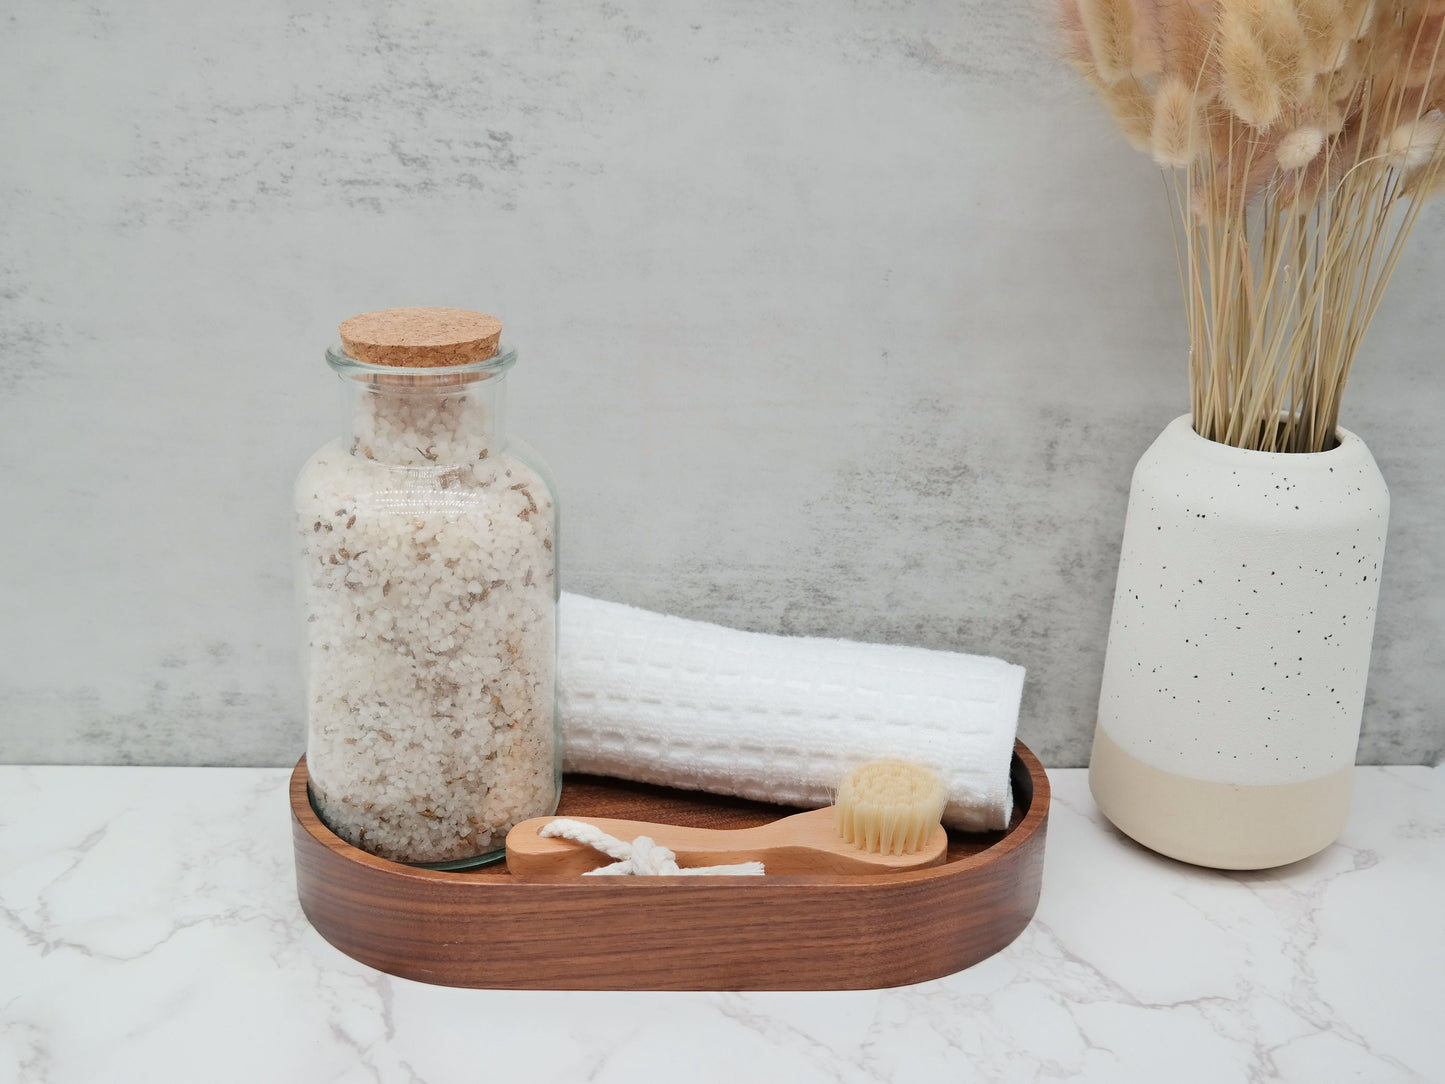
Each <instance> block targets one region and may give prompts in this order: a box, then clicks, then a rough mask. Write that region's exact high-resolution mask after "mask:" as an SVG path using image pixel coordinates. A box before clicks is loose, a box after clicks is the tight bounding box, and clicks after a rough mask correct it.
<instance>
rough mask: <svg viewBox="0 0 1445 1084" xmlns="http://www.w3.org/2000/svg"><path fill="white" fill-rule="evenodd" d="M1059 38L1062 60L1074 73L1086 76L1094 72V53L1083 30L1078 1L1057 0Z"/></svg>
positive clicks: (1082, 19)
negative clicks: (1062, 52)
mask: <svg viewBox="0 0 1445 1084" xmlns="http://www.w3.org/2000/svg"><path fill="white" fill-rule="evenodd" d="M1055 15H1056V18H1057V22H1058V26H1059V37H1060V39H1061V40H1062V42H1063V46H1064V60H1065V61H1067V62H1068V64H1069V66H1070V67H1071V68H1073V69H1074V70H1075V71H1077V72H1080V73H1081V74H1083V75H1085V76H1088V75H1090V74H1091V73H1092V72H1093V71H1094V51H1093V47H1092V46H1091V45H1090V44H1089V34H1088V32H1087V31H1086V30H1085V29H1084V16H1083V13H1082V12H1080V11H1079V4H1078V0H1059V4H1058V8H1057V9H1056V11H1055Z"/></svg>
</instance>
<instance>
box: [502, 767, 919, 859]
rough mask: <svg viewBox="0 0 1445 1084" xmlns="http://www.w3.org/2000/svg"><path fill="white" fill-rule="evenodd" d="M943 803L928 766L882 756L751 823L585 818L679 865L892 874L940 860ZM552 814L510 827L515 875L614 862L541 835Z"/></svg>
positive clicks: (580, 846) (509, 847)
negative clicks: (663, 851) (644, 842)
mask: <svg viewBox="0 0 1445 1084" xmlns="http://www.w3.org/2000/svg"><path fill="white" fill-rule="evenodd" d="M946 801H947V794H946V792H945V790H944V787H943V784H942V782H940V781H939V779H938V777H937V776H936V775H934V773H933V772H931V771H929V770H928V769H926V768H920V767H918V766H917V765H913V764H905V763H903V762H901V761H888V760H881V761H874V762H872V763H869V764H865V765H863V766H862V767H860V768H857V769H855V770H854V771H852V772H850V773H848V775H847V776H846V777H844V779H843V782H842V783H841V784H840V785H839V787H838V793H837V797H836V799H835V804H834V805H832V806H829V807H827V808H824V809H814V810H810V811H808V812H806V813H796V814H794V815H792V816H790V817H783V818H781V819H780V820H776V821H773V822H771V823H769V824H763V825H759V826H758V827H756V828H739V829H732V830H724V829H716V828H688V827H683V826H681V825H675V824H654V823H651V822H648V821H631V820H616V819H613V818H610V817H587V818H585V823H586V824H588V825H592V826H593V827H595V828H597V829H599V830H601V831H602V832H605V833H606V834H607V835H609V836H613V837H614V838H616V839H618V840H622V841H624V842H626V841H631V840H633V839H636V838H637V837H638V836H647V837H648V838H650V839H651V840H652V841H653V842H654V843H656V844H658V845H660V846H662V847H666V848H668V849H669V850H671V851H672V852H673V853H674V854H675V855H676V858H677V864H678V865H679V866H682V867H686V868H691V867H698V866H719V865H736V864H739V863H743V862H762V863H763V865H764V866H765V868H766V871H767V872H768V873H771V874H790V873H792V874H796V873H811V874H830V873H842V874H868V873H896V872H899V871H902V870H911V869H922V868H925V867H927V866H936V865H938V864H940V863H941V862H943V860H944V858H945V857H946V855H947V852H948V834H947V832H945V831H944V828H943V825H942V824H940V823H939V820H940V818H941V817H942V816H943V807H944V804H945V802H946ZM555 819H556V818H553V817H534V818H533V819H531V820H527V821H523V822H522V823H520V824H518V825H517V826H516V827H515V828H513V829H512V830H511V832H509V833H508V834H507V869H508V871H509V872H510V873H511V874H512V876H514V877H516V878H517V879H518V880H522V881H571V880H575V879H576V878H578V877H580V876H582V875H583V874H586V873H590V872H592V871H593V870H596V869H599V868H601V867H603V866H606V865H608V864H610V863H611V862H612V861H613V859H612V858H609V857H608V856H607V855H605V854H603V853H601V852H600V851H597V850H594V849H593V848H591V847H589V846H586V845H584V844H582V843H578V842H576V841H574V840H570V839H558V838H549V837H546V836H542V835H539V832H540V831H541V830H542V828H544V827H545V826H547V825H548V824H551V823H552V822H553V821H554V820H555Z"/></svg>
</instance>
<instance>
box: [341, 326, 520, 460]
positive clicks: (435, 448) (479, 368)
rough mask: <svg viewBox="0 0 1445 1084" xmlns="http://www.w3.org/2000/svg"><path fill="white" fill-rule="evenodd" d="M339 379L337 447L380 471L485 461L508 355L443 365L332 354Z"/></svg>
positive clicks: (501, 438) (500, 417)
mask: <svg viewBox="0 0 1445 1084" xmlns="http://www.w3.org/2000/svg"><path fill="white" fill-rule="evenodd" d="M327 360H328V361H329V362H330V363H331V366H332V368H333V369H335V370H336V372H337V375H338V376H340V378H341V387H342V403H343V411H344V430H343V432H344V434H345V438H344V439H345V446H346V449H347V451H349V452H350V453H351V454H352V455H355V456H359V457H361V458H364V459H370V460H373V461H375V462H378V463H383V464H386V465H388V466H398V467H416V468H454V467H462V466H467V465H471V464H475V463H477V462H479V461H481V460H485V459H487V458H488V457H489V456H490V455H492V454H493V453H494V452H496V451H497V450H499V449H500V448H501V447H502V446H503V445H504V444H505V441H506V429H505V409H504V408H505V385H504V383H503V381H504V379H505V377H506V372H507V370H508V369H509V368H511V365H512V363H513V362H514V361H515V360H516V353H515V351H511V350H504V351H499V352H498V354H497V355H494V356H493V358H491V359H489V360H488V361H485V362H478V363H475V364H472V365H460V366H453V367H447V368H433V369H425V368H413V369H403V368H393V367H388V366H379V365H367V364H364V363H362V362H358V361H356V360H355V359H353V358H350V357H347V356H346V355H345V354H343V353H340V352H339V350H336V349H333V350H331V351H328V352H327Z"/></svg>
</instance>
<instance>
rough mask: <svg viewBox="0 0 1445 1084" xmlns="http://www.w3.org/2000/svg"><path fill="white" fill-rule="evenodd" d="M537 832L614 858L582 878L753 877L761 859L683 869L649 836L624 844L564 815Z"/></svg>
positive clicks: (675, 856)
mask: <svg viewBox="0 0 1445 1084" xmlns="http://www.w3.org/2000/svg"><path fill="white" fill-rule="evenodd" d="M537 834H538V835H539V836H542V837H543V838H545V839H557V838H561V839H571V840H575V841H576V842H578V843H582V844H585V845H586V846H588V847H591V848H592V849H593V850H596V851H601V852H602V853H603V854H605V855H607V857H609V858H615V859H617V861H616V862H614V863H612V865H610V866H602V867H601V868H600V869H593V870H588V871H587V872H586V873H584V874H583V875H582V876H584V877H591V876H594V875H596V876H601V877H625V876H628V875H633V876H638V877H656V876H663V877H674V876H708V875H711V876H715V877H737V876H744V877H756V876H760V875H761V874H762V872H763V864H762V863H761V862H742V863H739V864H738V865H735V866H689V867H688V868H686V869H684V868H682V867H681V866H679V865H678V864H677V855H676V854H674V853H673V852H672V851H670V850H668V849H667V848H666V847H663V846H661V845H659V844H658V843H657V842H656V841H655V840H653V839H652V837H650V836H638V837H637V838H636V839H634V840H633V841H632V842H631V843H625V842H623V841H622V840H620V839H618V838H616V837H615V836H609V835H608V834H607V833H606V832H604V831H603V830H602V829H601V828H598V827H597V826H596V825H594V824H588V823H587V822H586V821H574V820H569V819H568V818H566V817H558V818H556V819H555V820H552V821H549V822H548V823H547V824H544V825H543V826H542V827H541V829H540V830H539V831H538V832H537Z"/></svg>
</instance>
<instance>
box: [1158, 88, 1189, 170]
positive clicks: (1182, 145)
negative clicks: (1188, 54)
mask: <svg viewBox="0 0 1445 1084" xmlns="http://www.w3.org/2000/svg"><path fill="white" fill-rule="evenodd" d="M1150 144H1151V147H1152V149H1153V152H1154V161H1156V162H1158V163H1159V164H1160V165H1161V166H1164V167H1166V168H1171V169H1184V168H1186V167H1188V166H1189V165H1190V164H1191V163H1193V161H1194V159H1195V158H1197V157H1198V155H1199V147H1200V141H1199V111H1198V109H1197V108H1196V106H1195V100H1194V90H1193V88H1192V87H1188V86H1185V85H1184V83H1182V82H1181V81H1180V80H1178V79H1176V78H1172V77H1171V78H1169V79H1166V80H1165V81H1164V83H1163V85H1162V86H1160V88H1159V93H1158V95H1157V96H1156V97H1155V99H1154V118H1153V126H1152V129H1151V131H1150Z"/></svg>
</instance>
